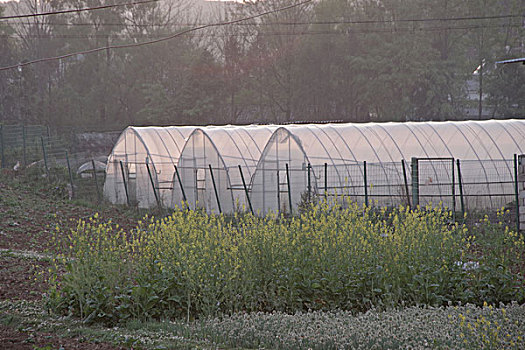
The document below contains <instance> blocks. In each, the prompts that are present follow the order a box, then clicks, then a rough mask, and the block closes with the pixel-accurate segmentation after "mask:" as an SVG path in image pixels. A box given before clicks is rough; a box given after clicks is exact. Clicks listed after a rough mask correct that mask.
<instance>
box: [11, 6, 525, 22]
mask: <svg viewBox="0 0 525 350" xmlns="http://www.w3.org/2000/svg"><path fill="white" fill-rule="evenodd" d="M153 1H159V0H153ZM522 17H524V15H515V14H506V15H494V16H471V17H441V18H406V19H397V20H339V21H301V22H261V23H257V22H253V23H246V22H240V23H233V25H239V26H252V25H264V26H271V25H288V26H294V25H336V24H394V23H397V22H400V23H407V22H451V21H457V22H459V21H474V20H493V19H506V18H522ZM14 23H16V24H21V25H31V23H27V22H14ZM46 24H48V25H57V26H123V27H124V26H131V27H161V26H165V25H166V24H157V23H151V24H138V23H46ZM169 24H171V25H175V26H190V25H199V26H204V25H211V24H209V23H169Z"/></svg>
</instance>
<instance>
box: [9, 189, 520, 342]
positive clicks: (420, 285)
mask: <svg viewBox="0 0 525 350" xmlns="http://www.w3.org/2000/svg"><path fill="white" fill-rule="evenodd" d="M8 181H9V183H8V184H7V185H2V186H0V190H1V191H2V197H1V198H0V199H1V201H2V206H1V208H4V209H6V208H8V209H6V210H4V209H2V215H3V217H4V218H5V219H6V220H4V221H3V222H2V224H1V225H2V226H1V227H0V228H1V230H2V232H3V235H2V237H1V238H2V246H5V247H7V250H4V251H3V252H2V255H1V260H2V266H4V267H6V269H4V271H3V272H2V276H4V275H6V276H7V275H9V274H10V275H9V276H7V277H8V279H7V281H8V283H6V288H2V293H1V294H2V297H1V299H2V300H1V301H0V323H1V324H0V326H1V327H4V328H0V331H1V333H0V340H2V341H4V342H6V341H10V340H9V339H11V338H9V339H8V338H6V337H7V336H4V334H3V333H5V332H6V330H8V331H7V332H8V333H9V334H11V333H12V331H9V329H18V331H17V332H22V333H16V334H17V335H16V337H18V338H20V339H22V338H23V337H26V336H27V338H26V339H25V340H23V341H22V343H23V344H26V342H28V341H29V342H30V343H29V344H31V342H34V343H35V344H48V343H49V344H54V345H56V346H59V345H62V344H66V345H67V344H73V343H75V344H77V343H78V342H85V343H82V345H80V348H100V347H97V346H98V345H95V344H100V342H102V343H103V344H105V345H104V347H103V348H104V349H106V348H108V349H109V348H112V347H113V346H123V347H125V348H127V347H134V348H136V347H144V348H152V349H155V348H181V347H182V348H195V347H197V348H216V347H220V348H239V347H240V348H284V349H295V348H316V349H326V348H363V349H368V348H377V349H381V348H400V349H404V348H407V347H413V348H472V349H477V348H480V347H484V348H491V349H500V348H510V349H520V348H523V347H525V341H524V337H523V334H524V333H525V321H523V320H524V319H525V317H524V315H525V306H524V303H525V281H524V276H523V271H525V242H524V237H523V234H517V233H516V232H515V231H513V230H512V229H510V228H509V227H508V225H509V226H510V222H509V219H508V215H509V213H508V211H507V210H505V209H502V210H500V211H499V212H498V213H497V215H494V220H492V221H491V220H489V217H488V216H480V217H479V218H477V219H474V218H469V220H467V222H468V224H465V225H464V224H461V223H457V222H453V220H452V216H451V213H450V212H448V211H446V210H442V209H439V208H437V209H436V208H434V209H432V208H422V209H419V210H410V209H408V208H404V207H399V208H389V209H382V210H380V209H375V208H366V207H362V206H357V205H355V204H352V203H347V204H345V205H344V207H342V206H338V205H328V204H327V203H320V204H318V205H315V206H303V212H302V214H301V215H298V216H295V217H292V218H290V217H278V216H275V215H269V216H267V217H264V218H258V217H255V216H252V215H246V214H238V215H236V216H221V215H207V214H206V213H203V212H200V211H186V210H181V211H175V212H173V213H171V214H170V215H169V216H165V217H159V218H156V217H152V216H144V217H143V216H135V217H136V218H137V219H135V220H136V221H134V219H133V218H132V217H130V216H129V215H130V213H127V212H118V208H114V207H104V208H103V210H102V211H101V213H99V214H97V213H96V212H95V210H96V209H94V208H90V207H86V206H85V205H81V204H80V203H77V204H71V203H68V202H67V201H65V200H63V199H61V198H60V191H59V192H58V194H54V193H56V186H53V185H49V186H47V185H46V186H42V188H39V191H43V192H42V194H41V195H40V194H37V195H35V194H32V193H31V190H34V189H35V188H34V185H33V184H32V183H26V184H23V183H21V181H20V179H15V181H13V180H12V179H8ZM26 199H27V200H26ZM50 203H51V204H52V206H51V207H50ZM50 208H52V209H50ZM133 215H134V214H132V216H133ZM139 217H141V218H142V219H138V218H139ZM4 223H5V224H4ZM33 232H35V233H33ZM36 232H38V234H37V233H36ZM29 236H31V237H32V238H31V240H28V239H27V237H29ZM24 237H26V239H25V240H24ZM4 238H5V239H4ZM45 247H47V248H45ZM4 249H5V248H4ZM32 250H36V251H39V252H38V253H35V254H30V251H32ZM2 276H0V277H1V278H2V281H4V279H3V278H4V277H2ZM20 276H23V278H27V277H26V276H28V277H29V279H30V281H27V282H26V281H23V280H21V278H22V277H20ZM19 277H20V278H19ZM38 281H42V282H38ZM35 291H37V292H36V293H35ZM38 291H42V292H45V294H44V295H43V297H41V296H40V292H38ZM16 293H18V294H19V295H18V296H17V294H16ZM17 299H21V301H17ZM64 316H66V317H64ZM13 327H14V328H13ZM20 334H24V336H23V337H22V336H21V335H20ZM28 334H29V335H28ZM49 334H54V336H53V337H51V336H50V335H49ZM13 337H14V338H16V337H15V336H13ZM21 337H22V338H21ZM47 337H51V338H49V339H51V340H49V342H48V341H47V340H46V339H48V338H47ZM56 337H58V338H56ZM72 337H73V339H74V340H71V339H72ZM18 338H16V339H18ZM13 342H14V340H13ZM22 343H21V344H22ZM13 344H14V343H13ZM110 344H113V345H110ZM77 345H78V344H77ZM89 346H91V347H89ZM13 348H15V347H13ZM16 348H21V349H25V348H28V349H33V348H32V347H23V346H20V347H16Z"/></svg>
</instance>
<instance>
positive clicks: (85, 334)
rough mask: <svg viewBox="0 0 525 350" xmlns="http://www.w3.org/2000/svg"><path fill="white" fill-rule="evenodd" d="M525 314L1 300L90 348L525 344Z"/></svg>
mask: <svg viewBox="0 0 525 350" xmlns="http://www.w3.org/2000/svg"><path fill="white" fill-rule="evenodd" d="M524 319H525V308H524V306H519V305H517V304H516V303H511V304H508V305H503V304H502V305H499V306H498V307H492V306H490V305H486V304H485V305H483V306H481V307H478V306H474V305H464V306H458V307H440V308H421V307H409V308H402V309H399V310H388V311H378V310H369V311H367V312H366V313H359V314H353V313H351V312H344V311H334V312H325V311H314V312H306V313H303V312H299V313H295V314H285V313H281V312H274V313H261V312H256V313H237V314H234V315H231V316H222V317H210V318H204V319H200V320H195V321H193V322H190V323H187V322H186V321H181V320H172V321H167V320H165V321H160V322H152V321H150V322H141V321H136V320H134V321H129V322H126V323H124V324H121V325H119V326H113V327H104V326H101V325H88V324H86V323H85V322H82V321H81V320H79V319H78V318H74V317H62V316H60V315H56V314H49V313H48V311H47V310H46V309H45V308H43V307H42V304H41V303H37V302H27V301H0V324H1V325H6V326H8V327H18V329H21V330H22V331H24V332H35V333H33V334H34V335H33V338H32V339H38V338H44V337H43V336H42V335H43V334H49V333H52V334H54V335H55V337H59V338H58V340H56V339H57V338H55V341H54V342H55V343H57V344H64V342H66V341H67V340H68V339H71V338H74V339H76V340H77V341H76V343H77V344H78V345H77V346H79V348H87V346H88V345H91V347H90V349H91V348H95V347H94V346H93V344H99V346H100V348H104V349H105V348H106V347H104V345H105V344H114V345H120V346H124V347H126V348H135V349H140V348H144V349H174V348H176V349H217V348H221V349H223V348H226V349H229V348H233V349H239V348H242V349H261V348H265V349H307V348H308V349H385V348H388V349H407V348H410V349H522V348H523V347H524V346H525V338H524V334H525V322H524ZM71 343H72V342H71V341H70V342H68V343H66V344H68V345H70V344H71ZM44 344H45V342H44ZM71 345H73V344H71ZM106 346H107V345H106ZM68 348H69V347H68ZM96 348H99V347H96Z"/></svg>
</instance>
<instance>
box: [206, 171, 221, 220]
mask: <svg viewBox="0 0 525 350" xmlns="http://www.w3.org/2000/svg"><path fill="white" fill-rule="evenodd" d="M208 167H209V168H210V175H211V182H212V184H213V191H214V192H215V198H216V199H217V207H219V214H222V209H221V201H220V199H219V192H218V191H217V185H215V177H214V176H213V170H212V168H211V164H208Z"/></svg>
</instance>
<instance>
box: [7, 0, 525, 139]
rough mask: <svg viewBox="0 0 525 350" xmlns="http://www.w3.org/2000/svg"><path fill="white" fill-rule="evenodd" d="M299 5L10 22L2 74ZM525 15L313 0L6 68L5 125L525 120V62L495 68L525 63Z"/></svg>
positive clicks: (510, 6) (496, 7)
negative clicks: (500, 62) (518, 59)
mask: <svg viewBox="0 0 525 350" xmlns="http://www.w3.org/2000/svg"><path fill="white" fill-rule="evenodd" d="M123 2H125V1H121V3H123ZM115 3H118V1H117V2H115ZM293 3H294V1H292V0H265V1H262V0H259V1H253V2H243V3H240V2H228V3H199V4H200V5H196V2H194V1H190V0H163V1H158V2H150V3H144V4H138V5H129V6H122V7H115V8H111V9H105V10H94V11H83V12H75V13H68V14H60V15H54V16H35V17H30V18H23V19H16V20H3V21H0V66H1V67H7V66H10V65H18V64H20V63H24V62H28V61H32V60H35V59H39V58H44V57H56V56H61V55H64V54H67V53H71V52H81V51H85V50H89V49H92V48H98V47H106V46H114V45H121V44H129V43H140V42H145V41H151V40H156V39H160V38H165V37H167V36H169V35H173V34H174V33H178V32H182V31H184V30H187V29H189V28H194V27H196V26H199V25H201V24H203V23H219V22H227V21H233V20H238V19H242V18H245V17H248V16H253V15H255V14H258V13H262V12H266V11H268V10H271V9H277V8H281V7H284V6H287V5H290V4H293ZM103 4H106V3H105V2H104V1H102V0H51V1H46V2H42V1H38V0H20V1H18V2H10V3H6V4H4V5H0V16H2V15H6V13H9V14H17V13H18V14H23V13H42V12H47V11H53V10H62V9H80V8H86V7H94V6H100V5H103ZM524 11H525V9H524V8H523V4H522V2H521V0H505V1H501V0H432V1H428V0H321V1H316V2H310V3H308V4H305V5H302V6H297V7H294V8H291V9H288V10H284V11H280V12H275V13H271V14H268V15H265V16H261V17H258V18H255V19H251V20H247V21H244V22H240V23H236V24H232V25H226V26H215V27H209V28H205V29H202V30H198V31H193V32H190V33H188V34H185V35H181V36H178V37H176V38H174V39H171V40H166V41H162V42H158V43H156V44H151V45H144V46H140V47H129V48H123V49H108V50H102V51H99V52H96V53H92V54H78V55H74V56H72V57H68V58H64V59H53V60H48V61H45V62H41V63H36V64H31V65H21V66H18V67H16V68H15V69H10V70H4V71H0V123H25V124H31V123H38V124H46V125H52V126H57V127H60V126H71V127H76V128H82V129H89V130H108V129H119V128H122V127H124V126H126V125H186V124H196V125H199V124H228V123H232V124H245V123H253V122H258V123H288V122H300V121H304V122H309V121H354V122H367V121H405V120H449V119H454V120H458V119H478V118H493V117H507V118H508V117H520V116H524V115H525V66H523V65H521V64H508V65H497V64H495V62H496V61H498V60H501V59H507V58H513V57H523V56H525V39H524V38H525V24H524V23H525V12H524ZM480 97H481V99H480ZM480 100H481V102H480Z"/></svg>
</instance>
